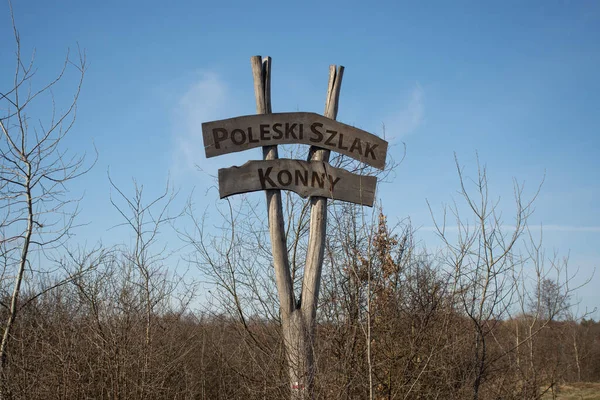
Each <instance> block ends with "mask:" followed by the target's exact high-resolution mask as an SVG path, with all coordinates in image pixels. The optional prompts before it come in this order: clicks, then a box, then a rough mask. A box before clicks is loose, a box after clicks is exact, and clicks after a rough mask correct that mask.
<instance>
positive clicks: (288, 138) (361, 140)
mask: <svg viewBox="0 0 600 400" xmlns="http://www.w3.org/2000/svg"><path fill="white" fill-rule="evenodd" d="M202 135H203V137H204V150H205V152H206V157H207V158H209V157H215V156H219V155H222V154H227V153H234V152H237V151H243V150H248V149H253V148H255V147H261V146H274V145H278V144H293V143H301V144H307V145H311V146H317V147H321V148H324V149H328V150H333V151H336V152H338V153H341V154H344V155H346V156H349V157H352V158H354V159H356V160H359V161H362V162H364V163H366V164H369V165H371V166H373V167H375V168H379V169H384V167H385V157H386V154H387V146H388V144H387V142H386V141H385V140H383V139H381V138H379V137H377V136H375V135H373V134H371V133H369V132H366V131H363V130H361V129H358V128H355V127H353V126H350V125H346V124H342V123H340V122H337V121H335V120H333V119H329V118H326V117H324V116H322V115H319V114H315V113H307V112H296V113H276V114H260V115H247V116H243V117H236V118H229V119H223V120H220V121H211V122H205V123H203V124H202Z"/></svg>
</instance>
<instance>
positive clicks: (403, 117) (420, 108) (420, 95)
mask: <svg viewBox="0 0 600 400" xmlns="http://www.w3.org/2000/svg"><path fill="white" fill-rule="evenodd" d="M399 108H400V109H399V110H397V111H396V112H393V113H391V114H390V115H388V117H387V118H384V123H385V127H386V129H385V130H386V138H387V139H388V140H394V139H398V138H400V137H403V136H406V135H408V134H410V133H412V132H413V131H415V130H416V129H417V128H418V127H419V125H421V123H422V122H423V119H424V117H425V91H424V90H423V88H422V87H421V85H419V84H418V83H417V84H415V86H414V88H413V89H412V91H411V93H410V95H409V96H408V98H407V99H406V100H405V102H404V104H403V105H402V106H401V107H399Z"/></svg>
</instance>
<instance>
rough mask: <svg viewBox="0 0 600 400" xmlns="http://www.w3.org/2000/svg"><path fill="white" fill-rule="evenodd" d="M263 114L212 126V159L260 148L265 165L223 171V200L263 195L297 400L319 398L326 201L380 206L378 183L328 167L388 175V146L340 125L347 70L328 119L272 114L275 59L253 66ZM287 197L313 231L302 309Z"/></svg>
mask: <svg viewBox="0 0 600 400" xmlns="http://www.w3.org/2000/svg"><path fill="white" fill-rule="evenodd" d="M250 61H251V64H252V75H253V77H254V94H255V97H256V114H257V115H250V116H241V117H236V118H230V119H224V120H220V121H211V122H205V123H203V124H202V135H203V139H204V149H205V153H206V157H207V158H208V157H215V156H219V155H222V154H228V153H233V152H238V151H243V150H247V149H252V148H256V147H262V148H263V160H261V161H259V160H255V161H249V162H247V163H246V164H244V165H242V166H240V167H230V168H222V169H219V195H220V197H221V198H224V197H227V196H231V195H234V194H240V193H246V192H254V191H259V190H264V191H265V193H266V197H267V211H268V220H269V233H270V237H271V250H272V254H273V265H274V268H275V281H276V283H277V292H278V296H279V305H280V314H281V321H282V329H283V337H284V346H285V353H286V359H287V363H288V370H289V382H290V385H289V387H290V396H291V398H292V399H313V398H314V358H313V353H312V350H313V348H314V347H313V343H314V336H315V319H316V313H317V303H318V299H319V287H320V284H321V271H322V268H323V254H324V249H325V232H326V228H327V199H328V198H331V199H336V200H342V201H347V202H352V203H355V204H361V205H367V206H373V203H374V199H375V188H376V184H377V178H375V177H373V176H363V175H357V174H353V173H351V172H349V171H346V170H344V169H340V168H335V167H332V166H331V165H329V155H330V152H331V151H335V152H338V153H340V154H343V155H346V156H348V157H352V158H354V159H356V160H358V161H361V162H364V163H366V164H368V165H370V166H372V167H375V168H378V169H384V168H385V159H386V154H387V146H388V144H387V142H386V141H384V140H382V139H381V138H379V137H377V136H375V135H373V134H371V133H368V132H365V131H363V130H360V129H357V128H355V127H352V126H349V125H346V124H343V123H340V122H337V121H336V120H335V119H336V117H337V110H338V102H339V95H340V89H341V85H342V77H343V73H344V67H342V66H337V67H336V66H335V65H332V66H330V67H329V84H328V88H327V100H326V103H325V112H324V115H319V114H315V113H306V112H295V113H275V114H273V113H272V110H271V58H270V57H265V58H264V59H263V58H262V57H261V56H254V57H252V58H251V60H250ZM279 144H305V145H309V146H311V147H310V149H309V155H308V160H307V161H304V160H292V159H279V155H278V151H277V145H279ZM281 190H290V191H293V192H295V193H297V194H299V195H300V196H302V197H310V200H309V201H310V231H309V239H308V248H307V254H306V263H305V266H304V276H303V280H302V291H301V299H302V301H297V300H296V298H295V295H294V288H293V281H292V278H291V272H290V264H289V257H288V253H287V241H286V236H285V225H284V218H283V208H282V201H281Z"/></svg>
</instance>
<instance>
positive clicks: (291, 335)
mask: <svg viewBox="0 0 600 400" xmlns="http://www.w3.org/2000/svg"><path fill="white" fill-rule="evenodd" d="M251 64H252V74H253V77H254V94H255V97H256V112H257V114H269V113H271V112H272V110H271V93H270V87H271V58H270V57H265V59H264V60H263V59H262V58H261V57H260V56H254V57H252V58H251ZM343 71H344V67H338V68H336V67H335V66H331V67H330V70H329V86H328V90H327V101H326V104H325V116H326V117H328V118H331V119H335V118H336V116H337V109H338V99H339V94H340V87H341V83H342V75H343ZM329 153H330V151H329V150H325V149H321V148H318V147H311V149H310V153H309V154H310V155H309V161H320V162H328V161H329ZM263 159H264V160H276V159H278V152H277V146H265V147H263ZM266 196H267V210H268V216H269V217H268V218H269V233H270V237H271V249H272V252H273V265H274V268H275V280H276V283H277V291H278V295H279V303H280V314H281V321H282V329H283V338H284V346H285V352H286V359H287V363H288V370H289V380H290V398H291V399H294V400H297V399H313V398H314V374H315V370H314V357H313V346H312V344H313V342H314V334H315V317H316V311H317V303H318V300H319V287H320V283H321V271H322V267H323V254H324V248H325V232H326V228H327V198H325V197H312V198H311V200H310V201H311V217H310V234H309V235H310V236H309V247H308V252H307V259H306V265H305V269H304V278H303V282H302V303H301V304H298V302H296V299H295V296H294V290H293V282H292V278H291V274H290V265H289V259H288V253H287V239H286V236H285V227H284V220H283V209H282V202H281V191H280V190H267V191H266Z"/></svg>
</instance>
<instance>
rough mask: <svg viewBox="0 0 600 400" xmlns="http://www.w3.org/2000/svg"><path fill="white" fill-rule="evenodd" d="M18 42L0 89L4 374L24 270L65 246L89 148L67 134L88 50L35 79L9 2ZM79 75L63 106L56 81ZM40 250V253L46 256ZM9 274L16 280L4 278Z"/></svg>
mask: <svg viewBox="0 0 600 400" xmlns="http://www.w3.org/2000/svg"><path fill="white" fill-rule="evenodd" d="M9 8H10V17H11V22H12V27H13V33H14V42H15V46H16V49H15V72H14V75H13V78H12V81H11V82H10V84H9V87H8V88H7V89H3V90H2V91H1V92H0V103H1V105H0V112H1V114H0V134H1V135H2V136H1V139H0V159H1V164H0V210H1V215H0V234H1V239H0V247H1V249H2V250H1V254H0V257H1V260H2V264H3V265H2V267H3V270H2V280H3V290H5V291H6V294H5V295H4V296H3V299H7V300H8V304H4V303H3V304H2V306H3V307H6V308H7V313H6V315H7V317H6V319H5V320H4V321H2V341H1V343H0V369H1V374H0V375H1V377H2V379H4V378H5V369H6V366H7V362H8V354H9V345H10V341H11V329H12V327H13V324H14V323H15V319H16V318H17V314H18V311H19V309H20V304H19V300H20V299H19V295H20V293H21V289H22V285H23V282H24V279H25V278H26V274H28V273H29V274H35V273H36V272H39V271H38V270H37V269H36V267H35V266H34V263H33V257H34V254H37V255H40V254H41V251H44V252H46V251H48V250H50V249H55V248H57V247H59V246H61V245H62V244H63V243H64V242H65V240H66V239H67V238H68V237H69V235H70V231H71V228H72V227H73V223H74V219H75V216H76V215H77V201H78V199H69V197H68V188H67V184H68V183H69V182H70V181H71V180H73V179H75V178H77V177H79V176H81V175H82V174H84V173H85V172H87V171H88V170H89V168H91V167H89V168H86V167H85V165H84V156H78V155H71V154H69V152H68V151H67V149H66V148H65V147H64V143H63V142H64V139H65V137H66V135H67V134H68V133H69V132H70V130H71V128H72V127H73V124H74V122H75V115H76V106H77V100H78V98H79V93H80V90H81V85H82V83H83V78H84V75H85V70H86V59H85V54H84V53H82V52H81V51H79V54H78V57H77V59H75V60H74V61H73V60H71V58H70V57H69V54H67V56H66V58H65V62H64V64H63V66H62V68H61V69H60V71H59V73H58V75H57V76H56V78H54V79H53V80H52V81H51V82H49V83H47V84H45V85H42V86H36V85H35V84H34V82H33V81H34V79H33V78H34V77H35V73H36V69H35V67H34V58H35V57H34V55H35V53H34V55H33V56H32V57H31V60H30V61H27V60H25V59H24V57H23V56H22V48H21V40H20V36H19V32H18V30H17V28H16V23H15V19H14V14H13V10H12V6H11V3H10V2H9ZM72 72H74V74H75V76H76V85H75V87H74V89H73V96H72V99H71V101H70V102H69V103H68V104H67V105H66V107H64V108H58V107H57V105H56V104H55V101H54V96H53V89H55V88H56V87H57V85H58V84H59V82H61V81H63V80H64V78H66V77H67V76H68V75H69V74H70V73H72ZM44 100H46V101H48V103H49V111H47V112H42V114H41V115H42V116H40V117H35V116H34V115H32V114H30V112H36V111H39V110H40V109H39V108H37V107H38V104H39V103H40V102H42V101H44ZM43 257H44V256H43V255H40V258H43ZM8 280H12V284H10V283H7V281H8Z"/></svg>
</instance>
